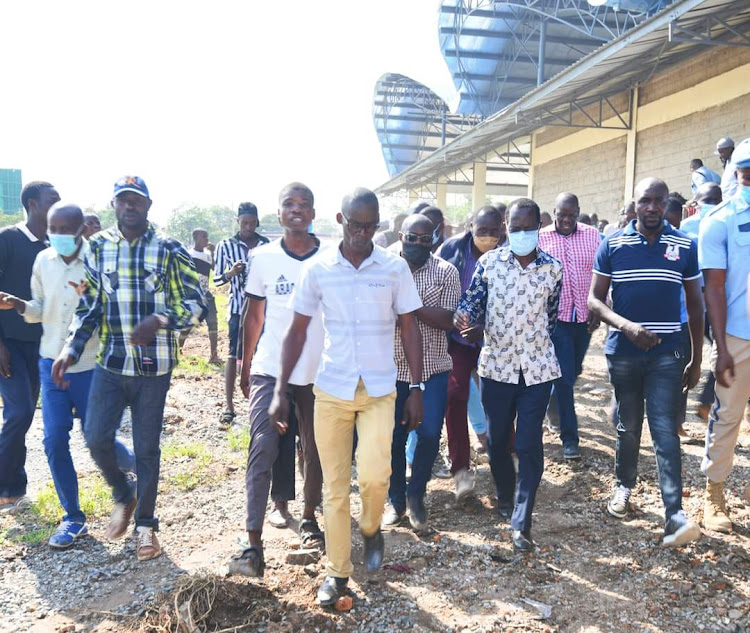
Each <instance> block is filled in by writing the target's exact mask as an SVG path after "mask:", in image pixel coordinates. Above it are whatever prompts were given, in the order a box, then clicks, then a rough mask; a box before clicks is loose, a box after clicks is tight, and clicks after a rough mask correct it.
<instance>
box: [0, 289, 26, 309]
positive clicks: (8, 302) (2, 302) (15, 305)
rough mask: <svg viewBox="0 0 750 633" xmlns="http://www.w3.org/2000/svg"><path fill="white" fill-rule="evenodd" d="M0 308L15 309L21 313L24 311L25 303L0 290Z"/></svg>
mask: <svg viewBox="0 0 750 633" xmlns="http://www.w3.org/2000/svg"><path fill="white" fill-rule="evenodd" d="M0 310H15V311H16V312H18V313H20V314H23V313H24V312H25V311H26V303H25V302H24V301H23V300H22V299H19V298H18V297H15V296H13V295H10V294H8V293H7V292H0Z"/></svg>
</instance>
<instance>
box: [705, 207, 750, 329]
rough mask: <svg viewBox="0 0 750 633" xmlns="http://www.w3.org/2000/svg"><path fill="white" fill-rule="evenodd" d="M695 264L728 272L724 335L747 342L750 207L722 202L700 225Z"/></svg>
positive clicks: (748, 324) (749, 324)
mask: <svg viewBox="0 0 750 633" xmlns="http://www.w3.org/2000/svg"><path fill="white" fill-rule="evenodd" d="M698 261H699V264H700V267H701V270H706V269H709V268H712V269H718V270H726V271H727V273H726V284H725V290H726V294H727V334H731V335H732V336H736V337H738V338H742V339H745V340H750V316H748V314H747V283H748V282H747V279H748V275H750V206H748V204H747V202H744V201H743V200H742V198H741V197H740V196H739V195H737V196H735V197H733V198H731V199H729V200H726V201H725V202H722V203H721V204H720V205H718V206H717V207H716V208H715V209H713V210H712V211H711V212H710V213H709V214H708V215H707V216H706V218H705V219H704V220H703V222H701V225H700V237H699V238H698Z"/></svg>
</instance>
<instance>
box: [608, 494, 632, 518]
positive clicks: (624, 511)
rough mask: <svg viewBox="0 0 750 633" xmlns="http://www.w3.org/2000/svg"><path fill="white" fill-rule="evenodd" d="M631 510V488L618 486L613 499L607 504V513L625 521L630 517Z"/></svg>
mask: <svg viewBox="0 0 750 633" xmlns="http://www.w3.org/2000/svg"><path fill="white" fill-rule="evenodd" d="M629 509H630V488H626V487H625V486H617V488H615V491H614V493H613V494H612V498H611V499H610V500H609V503H608V504H607V512H609V513H610V514H611V515H612V516H613V517H616V518H618V519H624V518H625V517H626V516H628V510H629Z"/></svg>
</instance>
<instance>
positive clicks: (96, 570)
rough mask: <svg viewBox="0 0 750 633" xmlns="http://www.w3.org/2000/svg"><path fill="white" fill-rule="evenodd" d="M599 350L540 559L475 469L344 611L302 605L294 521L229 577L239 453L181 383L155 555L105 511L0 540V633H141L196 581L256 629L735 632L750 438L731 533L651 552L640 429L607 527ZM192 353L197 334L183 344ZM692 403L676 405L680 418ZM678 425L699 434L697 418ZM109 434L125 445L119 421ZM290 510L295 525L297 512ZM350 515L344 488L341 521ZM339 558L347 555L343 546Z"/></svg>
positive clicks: (204, 382)
mask: <svg viewBox="0 0 750 633" xmlns="http://www.w3.org/2000/svg"><path fill="white" fill-rule="evenodd" d="M601 342H602V334H601V333H600V334H599V335H597V337H596V338H595V341H594V344H592V348H591V351H590V353H589V356H588V358H587V360H586V366H585V372H584V375H583V376H582V377H581V379H580V380H579V385H578V394H577V403H578V410H579V415H580V420H581V436H582V450H583V455H584V458H583V460H582V461H581V462H580V463H577V464H570V463H566V462H564V461H563V459H562V455H561V446H560V442H559V439H558V438H557V437H555V436H554V435H553V434H551V433H549V432H547V433H545V451H546V471H545V474H544V479H543V482H542V485H541V488H540V492H539V495H538V497H537V503H536V512H535V517H534V518H535V526H534V537H535V540H536V541H537V545H538V549H537V551H536V553H535V554H533V555H531V556H519V555H516V554H514V553H513V551H512V548H511V546H510V540H509V539H510V536H509V535H510V532H509V526H508V525H507V524H506V523H504V522H499V521H498V520H497V515H496V514H495V512H494V510H493V508H494V506H495V500H494V495H493V492H492V490H493V487H492V484H491V476H490V472H489V467H488V466H487V465H486V464H478V465H477V469H476V470H477V495H476V498H475V499H473V500H470V501H468V502H466V503H464V504H462V505H461V506H457V505H456V503H455V501H454V498H453V494H452V483H451V482H450V481H445V480H433V481H432V482H431V483H430V487H429V494H428V499H427V505H428V507H429V509H430V512H431V530H430V531H429V532H428V533H426V534H422V535H419V536H418V535H416V534H414V533H413V532H412V531H411V530H410V529H408V527H406V526H404V527H396V528H388V529H387V531H386V566H385V567H386V568H385V569H383V570H382V571H381V572H379V573H377V574H374V575H372V576H368V575H366V574H365V572H364V570H363V568H362V565H361V564H359V563H358V562H357V563H356V565H355V567H356V569H355V574H354V577H353V579H352V583H350V587H351V589H352V590H353V593H354V608H353V609H352V610H351V611H350V612H348V613H338V612H335V611H327V610H323V609H321V608H319V607H318V606H316V604H315V591H316V588H317V586H318V585H319V584H320V582H321V581H322V579H323V577H324V575H323V562H324V561H322V560H317V557H315V556H314V555H311V554H309V553H307V552H304V551H300V549H299V548H300V545H299V540H298V538H297V537H296V535H295V534H294V525H293V526H292V528H291V529H286V530H277V529H274V528H272V527H270V526H268V527H267V529H266V532H265V533H264V539H265V543H266V561H267V569H266V574H265V578H264V579H263V580H249V579H244V578H236V577H227V576H226V563H227V560H228V557H229V556H230V555H231V554H233V553H236V552H237V551H238V540H239V539H241V538H242V536H243V533H242V526H243V522H244V495H243V489H244V485H243V482H244V459H245V456H244V453H243V452H242V451H234V450H231V448H230V445H229V442H228V440H227V436H226V433H224V432H223V431H220V430H219V429H218V428H217V425H216V419H217V417H218V415H219V413H220V412H221V409H222V388H223V387H222V378H221V376H220V374H218V373H216V372H214V373H212V374H210V375H206V376H203V375H186V376H182V377H177V378H175V379H174V380H173V386H172V389H171V390H170V394H169V396H168V409H167V415H166V416H165V418H166V424H165V437H164V441H163V446H164V445H167V444H170V443H178V444H180V443H190V444H191V445H192V446H199V447H202V449H203V450H204V453H205V455H204V457H203V460H204V461H203V464H204V467H203V469H202V470H201V471H200V477H199V478H198V479H199V480H198V481H195V482H193V483H194V484H195V485H196V487H195V488H194V489H193V490H191V491H187V490H184V489H181V487H180V486H179V485H177V484H176V483H175V481H177V480H178V478H179V477H180V475H181V474H184V473H186V472H192V471H191V468H195V466H196V463H197V462H198V461H199V460H198V458H196V457H189V456H183V457H177V458H171V459H170V460H164V463H163V469H162V479H163V483H162V488H161V492H160V496H159V501H158V508H157V510H158V512H159V515H160V519H161V524H162V527H161V532H160V535H159V536H160V539H161V542H162V544H163V545H164V549H165V554H164V555H163V556H162V557H161V558H158V559H155V560H153V561H149V562H146V563H138V562H137V561H136V559H135V554H134V548H133V545H132V543H131V540H130V538H126V539H124V540H122V541H118V542H116V543H108V542H105V541H103V540H101V537H102V534H103V532H104V529H105V526H106V518H101V519H98V520H95V521H92V522H91V524H90V531H91V533H92V536H91V537H88V538H85V539H82V540H81V541H79V542H78V543H77V544H76V546H75V547H74V548H73V549H72V550H70V551H67V552H55V551H51V550H50V549H49V548H48V547H46V545H44V544H41V545H33V546H29V545H24V544H20V543H17V542H14V541H13V539H8V538H6V540H5V541H4V542H3V541H0V543H2V546H1V548H0V631H3V632H6V631H8V632H11V631H14V632H15V631H35V632H36V631H58V632H65V631H124V630H131V629H132V628H136V629H137V628H138V627H139V626H143V627H144V630H147V629H146V628H145V623H146V620H144V618H143V616H144V615H146V614H153V609H154V608H158V607H159V605H162V604H164V603H167V602H169V603H171V598H169V599H168V598H167V597H166V595H165V594H168V593H169V592H171V591H172V590H173V589H174V588H175V585H176V584H177V585H178V586H181V587H183V586H184V585H185V583H189V582H194V583H197V582H201V581H202V579H204V578H208V579H210V582H211V583H212V584H211V586H212V587H215V591H216V592H217V593H216V597H215V600H214V602H213V606H212V608H211V613H210V614H209V615H210V616H211V618H212V619H211V620H210V622H211V626H212V627H214V628H215V629H219V628H227V629H228V630H235V628H233V627H240V626H241V625H243V624H244V623H249V622H254V624H248V625H247V626H245V627H244V628H237V629H236V630H245V631H249V630H264V631H295V632H296V631H326V630H331V631H332V630H337V631H373V632H375V631H377V632H382V631H475V632H480V631H579V632H586V633H593V632H598V631H648V632H657V631H665V632H672V631H674V632H682V631H750V615H749V614H750V554H749V553H748V545H749V544H750V541H749V539H748V537H749V536H750V532H749V531H748V524H749V522H750V510H749V509H748V507H746V505H745V502H744V501H743V489H744V485H745V483H746V482H747V480H748V468H749V467H750V459H749V457H750V452H749V450H748V447H750V432H748V429H743V433H742V434H741V438H740V446H739V447H738V449H737V457H736V460H735V467H734V469H733V472H732V476H731V477H730V479H729V481H728V482H727V487H728V490H729V505H730V509H731V513H732V516H733V518H734V519H735V521H736V524H737V529H736V531H735V532H734V533H733V534H732V535H730V536H721V537H719V536H718V535H715V534H704V536H703V539H702V540H701V541H699V542H698V543H696V544H693V545H690V546H687V547H684V548H681V549H679V550H665V549H662V548H661V547H660V546H659V541H660V537H661V532H662V529H663V517H662V514H663V506H662V504H661V499H660V495H659V491H658V486H657V483H656V466H655V460H654V457H653V450H652V448H651V443H650V437H649V435H648V431H647V430H644V437H643V446H642V452H641V459H640V481H639V484H638V487H637V489H636V490H635V491H634V495H633V502H634V504H635V511H634V513H633V515H632V516H631V517H630V518H628V519H627V520H624V521H618V520H616V519H612V518H610V517H609V516H608V515H607V514H606V511H605V509H604V508H605V505H606V501H607V499H608V497H609V494H610V491H611V487H612V485H613V482H614V477H613V455H614V450H613V449H614V433H613V430H612V428H611V425H610V423H609V421H608V404H609V399H610V394H611V390H610V388H609V384H608V382H607V379H606V369H605V363H604V359H603V356H602V354H601ZM204 349H205V340H204V334H202V333H199V334H197V335H195V336H193V337H191V339H189V341H188V344H187V348H186V352H187V353H188V354H191V353H197V352H200V351H203V350H204ZM694 408H695V402H694V401H692V399H691V404H690V408H689V410H690V411H692V410H694ZM238 411H239V412H242V413H241V415H240V417H242V418H243V419H244V418H245V415H244V414H245V412H246V405H245V404H244V403H242V402H239V400H238ZM687 426H688V429H689V430H690V431H691V432H692V433H693V434H694V435H700V436H702V435H703V432H704V427H703V426H702V424H701V423H700V422H699V421H698V419H697V418H696V417H695V416H692V415H691V416H690V419H689V423H688V425H687ZM123 437H124V438H125V440H126V441H129V440H130V438H129V424H127V423H126V424H125V425H124V433H123ZM27 443H28V446H29V457H28V471H29V480H30V494H31V496H32V497H34V496H35V495H36V494H37V492H38V491H39V490H40V489H41V488H42V487H44V486H46V485H47V482H48V481H49V472H48V469H47V464H46V460H45V458H44V453H43V449H42V445H41V422H40V420H35V422H34V426H33V428H32V431H31V432H30V434H29V437H28V442H27ZM73 453H74V459H75V462H76V464H77V467H78V469H79V472H80V476H81V477H82V478H86V477H90V476H91V474H92V473H94V472H95V467H94V466H93V464H92V462H91V460H90V458H89V457H88V455H87V452H86V450H85V447H84V446H83V443H82V438H81V437H80V433H79V432H78V431H76V432H75V434H74V438H73ZM701 454H702V447H701V446H700V445H686V446H685V447H684V456H685V458H684V488H685V491H684V497H685V499H684V501H685V509H686V511H687V513H688V514H689V515H690V516H692V517H693V518H695V519H699V518H700V509H701V505H702V497H701V494H702V487H703V485H704V480H703V477H702V475H701V473H700V470H699V466H700V457H701ZM298 490H301V484H298ZM291 509H292V512H293V514H294V515H295V516H299V513H300V511H301V504H300V503H299V502H296V503H293V504H291ZM358 510H359V508H358V497H357V495H356V488H355V493H354V494H353V495H352V514H353V516H354V517H356V516H357V514H358ZM33 521H34V517H33V515H31V516H30V515H29V513H27V514H26V515H23V516H21V517H8V516H5V517H1V518H0V532H2V531H5V533H6V534H13V533H14V532H13V531H14V530H16V531H17V530H19V529H20V527H21V526H28V525H29V524H30V522H32V523H33ZM16 533H17V532H16ZM354 533H355V539H356V534H357V533H356V530H355V531H354ZM354 556H355V561H359V560H360V558H361V543H359V541H356V543H355V552H354ZM162 592H164V593H162ZM230 627H231V628H230ZM151 630H154V629H151ZM185 630H188V629H185ZM196 630H198V629H196ZM209 630H212V629H211V628H209Z"/></svg>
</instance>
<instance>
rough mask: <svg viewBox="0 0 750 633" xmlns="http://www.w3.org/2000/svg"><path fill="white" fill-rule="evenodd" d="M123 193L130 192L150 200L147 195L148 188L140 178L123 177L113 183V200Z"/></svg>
mask: <svg viewBox="0 0 750 633" xmlns="http://www.w3.org/2000/svg"><path fill="white" fill-rule="evenodd" d="M125 191H132V192H133V193H137V194H138V195H139V196H143V197H144V198H149V199H151V196H149V194H148V187H147V186H146V183H145V182H144V181H143V178H141V177H140V176H123V177H122V178H120V179H119V180H118V181H117V182H116V183H115V193H114V197H115V198H116V197H117V196H118V195H120V194H121V193H124V192H125Z"/></svg>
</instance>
